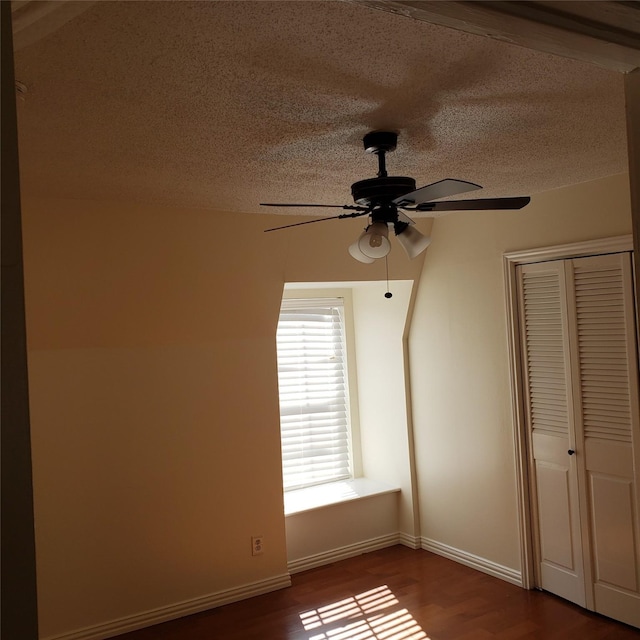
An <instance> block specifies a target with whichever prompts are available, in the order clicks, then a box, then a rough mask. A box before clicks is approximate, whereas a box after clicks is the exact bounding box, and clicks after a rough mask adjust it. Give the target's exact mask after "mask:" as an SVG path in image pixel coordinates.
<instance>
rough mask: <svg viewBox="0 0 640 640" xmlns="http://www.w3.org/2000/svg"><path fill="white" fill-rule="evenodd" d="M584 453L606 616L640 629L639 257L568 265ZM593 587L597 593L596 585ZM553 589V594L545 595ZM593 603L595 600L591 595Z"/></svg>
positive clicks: (585, 492) (598, 601) (593, 552)
mask: <svg viewBox="0 0 640 640" xmlns="http://www.w3.org/2000/svg"><path fill="white" fill-rule="evenodd" d="M566 271H567V272H566V275H567V285H568V286H567V292H568V311H569V319H570V336H571V338H570V339H571V369H572V371H573V397H574V413H575V418H576V424H577V425H578V442H577V445H576V451H577V454H576V456H574V457H575V458H576V459H577V460H578V468H579V472H580V478H579V480H580V483H581V485H583V489H582V491H581V494H582V496H583V500H584V501H586V504H584V506H583V510H584V512H585V514H584V515H585V516H586V517H583V522H584V523H585V526H586V527H588V529H589V530H588V539H589V544H590V553H588V554H586V558H585V561H586V562H590V565H591V566H590V570H589V571H588V572H587V573H588V574H590V578H591V580H592V581H593V594H592V596H591V598H590V597H588V598H587V600H590V599H593V601H594V608H595V610H596V611H598V612H599V613H603V614H604V615H607V616H610V617H612V618H616V619H618V620H622V621H623V622H627V623H629V624H632V625H635V626H639V627H640V517H639V516H640V502H639V500H640V498H639V496H638V489H639V488H640V487H639V486H638V485H639V480H638V478H639V476H640V456H639V453H640V426H639V422H638V379H637V375H638V365H637V350H636V339H635V335H636V334H635V322H634V305H633V289H632V280H631V256H630V254H628V253H625V254H612V255H606V256H595V257H589V258H579V259H575V260H571V261H567V263H566ZM589 586H590V585H589ZM545 588H546V587H545ZM588 595H591V594H588Z"/></svg>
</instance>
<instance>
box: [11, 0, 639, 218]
mask: <svg viewBox="0 0 640 640" xmlns="http://www.w3.org/2000/svg"><path fill="white" fill-rule="evenodd" d="M65 4H66V5H67V8H68V5H69V4H70V3H65ZM76 13H77V14H78V15H76ZM46 20H51V15H50V14H48V16H47V15H45V17H43V18H42V21H46ZM59 22H60V23H61V24H58V25H57V26H56V28H55V29H41V32H42V34H44V35H42V36H41V37H39V38H35V41H34V42H31V41H30V40H29V39H27V40H26V44H24V45H21V46H20V47H16V48H17V49H18V50H17V52H16V78H17V80H18V81H19V82H21V83H23V84H24V85H26V93H23V94H19V100H18V117H19V133H20V160H21V172H22V175H21V178H22V183H23V190H24V192H25V193H27V194H30V195H39V196H53V197H71V198H89V199H108V200H117V201H124V200H128V201H134V202H149V203H156V204H161V205H170V206H188V207H198V208H206V209H218V210H227V211H242V212H260V211H261V208H260V207H259V206H258V203H259V202H261V201H262V202H265V201H267V202H269V201H271V202H273V201H276V202H287V201H289V202H323V203H334V204H347V203H350V202H351V197H350V185H351V183H352V182H354V181H356V180H360V179H363V178H368V177H373V176H374V175H375V172H376V169H377V167H376V162H375V158H374V157H373V156H370V155H368V154H365V153H364V151H363V148H362V143H361V139H362V136H363V135H364V134H365V133H366V132H367V131H369V130H372V129H381V128H382V129H392V130H396V131H398V132H399V134H400V139H399V146H398V150H397V151H396V152H395V153H393V154H390V156H389V157H388V160H387V162H388V168H389V173H390V174H395V175H408V176H411V177H414V178H415V179H416V182H417V184H418V186H422V185H424V184H427V183H429V182H433V181H436V180H440V179H442V178H446V177H452V178H460V179H464V180H470V181H473V182H476V183H479V184H481V185H483V186H484V187H485V188H484V190H483V191H480V192H477V195H478V197H494V196H507V195H529V194H535V193H537V192H541V191H546V190H548V189H553V188H556V187H560V186H564V185H567V184H574V183H578V182H584V181H587V180H592V179H595V178H598V177H602V176H605V175H611V174H615V173H621V172H623V171H626V170H627V166H626V147H625V124H624V102H623V100H624V96H623V81H622V76H621V75H619V74H617V73H615V72H613V71H607V70H603V69H601V68H598V67H595V66H591V65H588V64H585V63H581V62H576V61H572V60H567V59H563V58H559V57H556V56H552V55H549V54H544V53H538V52H534V51H530V50H527V49H523V48H520V47H516V46H513V45H510V44H506V43H502V42H497V41H494V40H489V39H486V38H482V37H480V36H474V35H470V34H464V33H461V32H458V31H453V30H450V29H447V28H444V27H437V26H434V25H430V24H427V23H424V22H419V21H415V20H412V19H410V18H407V17H404V16H398V15H393V14H390V13H385V12H381V11H376V10H374V9H370V8H368V7H365V6H358V5H357V4H352V3H345V2H319V1H318V2H306V1H303V2H290V1H287V2H268V1H261V2H251V1H242V2H240V1H238V2H194V3H191V2H155V1H147V2H126V1H125V2H97V3H92V4H90V5H87V7H86V9H85V10H84V11H82V12H73V15H72V17H71V18H69V19H68V20H66V21H65V20H60V21H59ZM31 40H34V38H31ZM18 41H19V40H18V39H17V42H18ZM475 195H476V194H473V195H472V196H471V197H474V196H475ZM262 211H264V209H262ZM268 212H269V213H274V210H273V209H271V210H268ZM275 212H280V213H310V214H312V215H317V213H318V211H317V210H303V211H300V210H290V209H289V210H283V211H278V210H276V211H275Z"/></svg>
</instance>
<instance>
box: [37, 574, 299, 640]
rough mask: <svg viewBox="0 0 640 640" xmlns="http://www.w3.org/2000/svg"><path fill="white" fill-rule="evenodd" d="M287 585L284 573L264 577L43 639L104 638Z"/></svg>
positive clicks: (289, 581) (288, 584)
mask: <svg viewBox="0 0 640 640" xmlns="http://www.w3.org/2000/svg"><path fill="white" fill-rule="evenodd" d="M290 586H291V576H290V575H289V574H288V573H287V574H283V575H280V576H275V577H273V578H268V579H267V580H260V581H258V582H252V583H251V584H245V585H242V586H241V587H236V588H234V589H227V590H225V591H218V592H216V593H211V594H209V595H206V596H202V597H199V598H194V599H192V600H185V601H184V602H178V603H177V604H172V605H169V606H167V607H160V608H158V609H152V610H151V611H145V612H143V613H137V614H134V615H132V616H126V617H124V618H119V619H118V620H112V621H110V622H105V623H103V624H98V625H95V626H91V627H85V628H84V629H77V630H76V631H71V632H69V633H63V634H62V635H56V636H48V637H47V638H44V639H43V640H105V638H112V637H113V636H117V635H120V634H121V633H127V632H129V631H136V630H138V629H142V628H144V627H149V626H151V625H154V624H159V623H160V622H167V621H168V620H175V619H176V618H182V617H183V616H188V615H191V614H193V613H200V612H201V611H206V610H207V609H213V608H215V607H220V606H222V605H224V604H230V603H232V602H238V601H239V600H245V599H246V598H252V597H254V596H259V595H262V594H263V593H269V592H270V591H276V590H277V589H283V588H284V587H290Z"/></svg>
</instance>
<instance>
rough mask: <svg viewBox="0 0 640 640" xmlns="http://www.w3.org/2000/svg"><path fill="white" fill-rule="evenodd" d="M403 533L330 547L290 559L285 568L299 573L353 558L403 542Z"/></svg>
mask: <svg viewBox="0 0 640 640" xmlns="http://www.w3.org/2000/svg"><path fill="white" fill-rule="evenodd" d="M404 535H405V534H401V533H390V534H388V535H386V536H379V537H377V538H371V539H369V540H364V541H363V542H356V543H355V544H349V545H346V546H344V547H340V548H338V549H331V550H330V551H324V552H323V553H316V554H314V555H311V556H307V557H305V558H300V559H298V560H291V561H290V562H289V563H288V564H287V568H288V569H289V573H300V572H301V571H306V570H307V569H315V568H316V567H322V566H323V565H325V564H331V563H332V562H337V561H338V560H345V559H346V558H353V557H354V556H359V555H362V554H363V553H369V552H370V551H377V550H378V549H384V548H385V547H392V546H394V545H396V544H405V542H404V541H403V540H401V537H402V536H404ZM407 538H409V536H407ZM407 546H409V545H407ZM415 548H419V547H415Z"/></svg>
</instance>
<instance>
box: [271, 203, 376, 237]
mask: <svg viewBox="0 0 640 640" xmlns="http://www.w3.org/2000/svg"><path fill="white" fill-rule="evenodd" d="M363 208H364V207H363ZM368 212H369V209H364V211H356V212H354V213H341V214H340V215H339V216H328V217H327V218H314V219H313V220H305V221H304V222H294V223H293V224H285V225H283V226H281V227H273V228H271V229H265V230H264V232H265V233H266V232H267V231H278V230H280V229H289V228H290V227H300V226H301V225H303V224H313V223H314V222H322V221H324V220H339V219H340V218H357V217H359V216H363V215H365V213H368Z"/></svg>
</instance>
